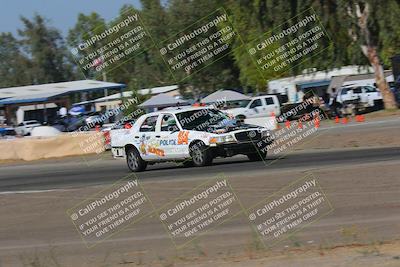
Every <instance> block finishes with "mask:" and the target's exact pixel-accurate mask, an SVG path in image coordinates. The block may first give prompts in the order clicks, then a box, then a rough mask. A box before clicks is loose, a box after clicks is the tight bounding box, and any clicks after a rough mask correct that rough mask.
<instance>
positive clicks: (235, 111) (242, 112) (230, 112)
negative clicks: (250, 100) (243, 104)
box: [225, 108, 246, 116]
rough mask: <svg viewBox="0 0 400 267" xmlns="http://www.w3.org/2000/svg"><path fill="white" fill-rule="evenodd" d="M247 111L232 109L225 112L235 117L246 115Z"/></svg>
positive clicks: (244, 109)
mask: <svg viewBox="0 0 400 267" xmlns="http://www.w3.org/2000/svg"><path fill="white" fill-rule="evenodd" d="M245 111H246V108H232V109H227V110H225V112H226V113H228V114H231V115H233V116H237V115H240V114H244V113H245Z"/></svg>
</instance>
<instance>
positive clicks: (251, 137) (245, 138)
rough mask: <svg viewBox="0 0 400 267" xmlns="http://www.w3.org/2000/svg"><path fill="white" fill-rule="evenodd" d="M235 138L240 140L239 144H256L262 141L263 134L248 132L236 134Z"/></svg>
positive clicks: (254, 131)
mask: <svg viewBox="0 0 400 267" xmlns="http://www.w3.org/2000/svg"><path fill="white" fill-rule="evenodd" d="M235 137H236V140H238V142H250V141H253V142H254V141H258V140H260V139H261V133H259V132H258V131H256V130H253V131H246V132H240V133H237V134H235Z"/></svg>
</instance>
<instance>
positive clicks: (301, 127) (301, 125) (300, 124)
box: [297, 121, 303, 129]
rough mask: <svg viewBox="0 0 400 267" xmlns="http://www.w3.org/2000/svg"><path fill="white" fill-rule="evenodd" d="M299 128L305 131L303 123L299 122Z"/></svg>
mask: <svg viewBox="0 0 400 267" xmlns="http://www.w3.org/2000/svg"><path fill="white" fill-rule="evenodd" d="M297 128H299V129H303V123H301V121H299V124H298V125H297Z"/></svg>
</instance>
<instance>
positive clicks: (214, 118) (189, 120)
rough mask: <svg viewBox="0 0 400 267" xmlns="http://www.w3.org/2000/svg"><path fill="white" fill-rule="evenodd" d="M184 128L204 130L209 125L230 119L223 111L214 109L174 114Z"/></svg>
mask: <svg viewBox="0 0 400 267" xmlns="http://www.w3.org/2000/svg"><path fill="white" fill-rule="evenodd" d="M176 117H177V118H178V121H179V123H180V124H181V126H182V128H183V129H185V130H197V131H202V130H203V131H204V130H205V129H207V128H208V127H209V126H210V125H219V124H223V123H225V122H228V121H230V120H231V119H230V118H229V117H228V115H226V114H225V113H223V112H221V111H219V110H215V109H199V110H190V111H186V112H181V113H178V114H176Z"/></svg>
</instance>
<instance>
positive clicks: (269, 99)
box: [265, 97, 274, 105]
mask: <svg viewBox="0 0 400 267" xmlns="http://www.w3.org/2000/svg"><path fill="white" fill-rule="evenodd" d="M265 102H266V103H267V105H273V104H274V99H272V97H266V98H265Z"/></svg>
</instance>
